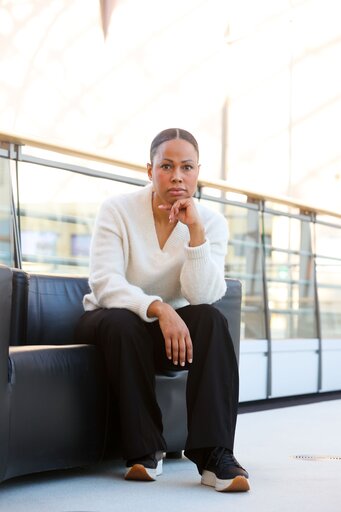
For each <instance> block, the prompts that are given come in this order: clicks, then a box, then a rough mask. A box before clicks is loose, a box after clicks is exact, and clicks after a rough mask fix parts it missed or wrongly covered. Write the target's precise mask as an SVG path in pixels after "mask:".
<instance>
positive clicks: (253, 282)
mask: <svg viewBox="0 0 341 512" xmlns="http://www.w3.org/2000/svg"><path fill="white" fill-rule="evenodd" d="M225 215H226V217H227V220H228V224H229V231H230V238H229V247H228V254H227V259H226V275H227V276H228V277H235V278H237V279H240V280H241V281H242V285H243V286H242V291H243V297H242V319H241V338H242V339H243V338H246V339H252V338H254V339H265V338H266V331H265V315H264V290H263V278H262V248H261V243H260V234H259V212H258V210H257V209H248V208H243V207H239V206H235V205H226V206H225Z"/></svg>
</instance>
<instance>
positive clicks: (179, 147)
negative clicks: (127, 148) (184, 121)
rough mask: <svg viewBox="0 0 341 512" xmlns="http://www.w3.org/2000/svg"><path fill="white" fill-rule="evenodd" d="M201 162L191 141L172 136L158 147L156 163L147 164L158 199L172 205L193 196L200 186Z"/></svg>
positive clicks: (154, 160) (155, 157) (155, 156)
mask: <svg viewBox="0 0 341 512" xmlns="http://www.w3.org/2000/svg"><path fill="white" fill-rule="evenodd" d="M199 168H200V166H199V164H198V155H197V152H196V150H195V148H194V146H192V144H191V143H190V142H187V141H186V140H183V139H173V140H169V141H167V142H163V143H162V144H160V146H159V147H158V148H157V150H156V153H155V155H154V159H153V163H152V164H148V165H147V169H148V176H149V178H150V179H151V180H152V182H153V188H154V192H155V194H156V196H157V197H156V199H157V200H158V201H159V202H160V203H168V204H173V203H174V202H175V201H177V200H178V199H184V198H187V197H192V196H193V194H194V192H195V191H196V188H197V181H198V174H199Z"/></svg>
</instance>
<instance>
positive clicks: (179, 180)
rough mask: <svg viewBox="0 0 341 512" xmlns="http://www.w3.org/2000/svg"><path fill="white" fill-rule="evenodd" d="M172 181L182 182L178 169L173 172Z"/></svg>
mask: <svg viewBox="0 0 341 512" xmlns="http://www.w3.org/2000/svg"><path fill="white" fill-rule="evenodd" d="M172 181H173V182H181V181H182V176H181V172H180V169H177V168H175V169H174V172H173V174H172Z"/></svg>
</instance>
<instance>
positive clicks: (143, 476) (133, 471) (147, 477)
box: [124, 459, 163, 482]
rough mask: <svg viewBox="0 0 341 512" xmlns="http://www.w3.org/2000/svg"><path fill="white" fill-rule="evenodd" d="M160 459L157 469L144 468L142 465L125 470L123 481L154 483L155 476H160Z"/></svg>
mask: <svg viewBox="0 0 341 512" xmlns="http://www.w3.org/2000/svg"><path fill="white" fill-rule="evenodd" d="M162 462H163V461H162V459H161V460H159V462H158V464H157V467H156V468H155V469H153V468H146V467H145V466H144V465H143V464H134V465H133V466H131V467H130V468H127V471H126V474H125V477H124V478H125V479H126V480H139V481H142V482H154V481H155V480H156V477H157V476H160V475H162Z"/></svg>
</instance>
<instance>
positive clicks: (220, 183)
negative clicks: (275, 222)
mask: <svg viewBox="0 0 341 512" xmlns="http://www.w3.org/2000/svg"><path fill="white" fill-rule="evenodd" d="M0 141H1V142H5V143H6V142H8V143H13V144H17V145H19V146H22V145H26V146H31V147H35V148H39V149H43V150H46V151H52V152H54V153H63V154H66V155H69V156H72V157H75V158H81V159H85V160H95V161H97V162H101V163H105V164H110V165H113V166H116V167H121V168H123V169H129V170H132V171H138V172H143V173H145V172H146V167H145V166H143V165H139V164H137V163H133V162H127V161H125V160H117V159H114V158H112V157H110V156H108V155H105V154H103V153H95V152H92V151H84V150H83V149H80V148H72V147H69V146H64V145H61V144H58V143H51V142H47V141H43V140H40V139H36V138H33V137H26V136H22V135H18V134H14V133H10V132H0ZM198 186H199V188H204V187H207V188H214V189H218V190H220V191H221V192H232V193H236V194H240V195H244V196H246V197H247V198H249V199H253V200H256V201H267V202H273V203H278V204H282V205H285V206H288V207H290V208H297V209H299V210H300V212H302V213H304V214H315V215H327V216H330V217H335V218H338V219H341V211H340V212H337V211H331V210H328V209H325V208H320V207H318V206H317V207H316V206H313V205H311V204H309V203H305V202H302V201H298V200H296V199H293V198H290V197H286V196H280V195H268V194H263V193H261V192H255V191H252V190H248V189H244V188H239V187H235V186H233V185H231V184H229V183H227V182H226V181H224V180H221V179H215V180H211V179H210V180H208V179H205V178H199V181H198Z"/></svg>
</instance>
